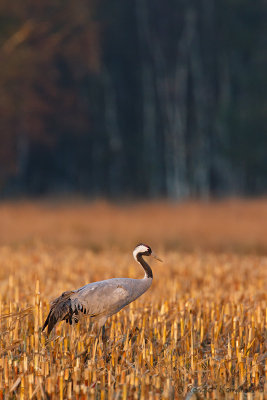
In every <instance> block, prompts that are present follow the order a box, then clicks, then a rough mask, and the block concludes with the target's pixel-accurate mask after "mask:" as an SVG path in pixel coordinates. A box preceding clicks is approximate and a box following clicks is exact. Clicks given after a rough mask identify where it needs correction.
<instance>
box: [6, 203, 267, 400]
mask: <svg viewBox="0 0 267 400" xmlns="http://www.w3.org/2000/svg"><path fill="white" fill-rule="evenodd" d="M0 221H1V227H0V245H1V246H0V399H9V398H10V399H15V398H18V399H25V400H26V399H30V398H33V399H34V398H37V399H88V398H90V399H91V398H92V399H174V398H175V399H184V398H187V399H202V398H203V399H204V398H212V399H220V398H221V399H223V398H228V399H242V398H244V399H245V398H246V399H264V389H265V391H266V389H267V388H266V383H265V380H266V374H267V370H266V367H267V362H266V354H267V353H266V352H267V350H266V340H267V338H266V325H267V309H266V300H267V298H266V281H267V273H266V271H267V201H266V200H257V201H256V200H255V201H237V200H232V201H225V202H222V203H212V204H208V203H206V204H196V203H189V204H180V205H174V204H163V203H161V204H159V203H157V204H139V205H126V206H121V207H118V206H112V205H108V204H105V203H95V204H91V205H88V204H86V203H85V202H82V201H76V202H75V203H74V202H73V203H72V202H69V203H68V204H67V203H62V202H58V203H55V202H39V203H29V202H27V203H26V202H20V203H2V204H1V205H0ZM138 242H145V243H147V244H149V245H150V246H151V247H152V249H153V250H154V251H155V252H156V253H157V254H158V255H159V256H160V257H161V258H162V259H163V260H164V262H163V263H157V262H156V261H152V260H151V264H150V265H151V266H152V269H153V273H154V281H153V284H152V287H151V288H150V289H149V291H148V292H147V293H145V294H144V295H143V296H142V297H140V298H139V299H138V300H137V301H135V302H134V303H132V304H131V305H130V306H128V307H127V308H125V309H123V310H122V311H121V312H120V313H118V314H116V315H115V316H113V317H112V318H110V319H109V320H108V321H107V323H106V331H107V336H108V341H107V344H106V346H105V345H104V344H103V343H102V339H101V337H96V336H95V334H93V332H91V331H90V329H89V321H88V320H84V321H83V322H82V323H78V324H77V325H75V326H74V327H70V326H69V325H68V326H67V325H66V324H65V323H60V324H59V325H57V327H56V329H55V330H54V331H53V332H52V333H51V335H50V337H49V338H48V337H47V336H46V334H43V333H41V326H42V324H43V322H44V318H45V317H46V315H47V312H48V310H49V302H50V301H51V300H52V299H53V298H55V297H57V296H59V295H60V294H61V293H62V292H63V291H66V290H71V289H76V288H78V287H80V286H82V285H84V284H86V283H89V282H93V281H97V280H103V279H108V278H112V277H133V278H138V277H139V278H142V276H143V271H142V269H141V267H140V266H138V265H137V264H136V263H135V261H134V260H133V258H132V254H131V253H132V250H133V248H134V247H135V245H136V244H137V243H138Z"/></svg>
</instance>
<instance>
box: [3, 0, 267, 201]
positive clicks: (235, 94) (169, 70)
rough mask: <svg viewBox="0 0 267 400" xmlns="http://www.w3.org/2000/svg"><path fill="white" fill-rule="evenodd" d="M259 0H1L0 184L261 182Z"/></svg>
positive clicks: (211, 189) (162, 186) (26, 190)
mask: <svg viewBox="0 0 267 400" xmlns="http://www.w3.org/2000/svg"><path fill="white" fill-rule="evenodd" d="M266 16H267V4H266V2H265V1H264V0H255V1H253V2H251V1H249V0H242V1H241V0H216V1H215V0H166V1H164V2H162V1H160V0H153V1H152V0H129V1H123V0H116V1H112V2H109V1H106V0H75V1H74V0H67V1H66V0H65V1H63V0H40V1H38V2H36V1H34V0H27V1H23V2H22V1H20V0H13V1H12V2H11V1H8V0H2V1H1V4H0V68H1V70H0V71H1V73H0V118H1V124H0V140H1V141H0V143H1V144H0V197H2V198H3V197H12V196H13V197H14V196H21V195H22V196H24V195H27V196H40V195H51V194H66V193H67V194H68V193H78V194H82V195H85V196H88V197H93V198H94V197H99V196H101V197H107V198H114V199H116V198H163V197H165V198H169V199H177V200H179V199H185V198H210V197H213V198H214V197H221V196H228V195H245V196H248V195H260V194H265V193H266V191H267V157H266V148H267V132H266V126H267V123H266V122H267V121H266V119H267V117H266V115H267V113H266V110H267V98H266V89H267V75H266V67H267V52H266V37H267V31H266V27H267V25H266Z"/></svg>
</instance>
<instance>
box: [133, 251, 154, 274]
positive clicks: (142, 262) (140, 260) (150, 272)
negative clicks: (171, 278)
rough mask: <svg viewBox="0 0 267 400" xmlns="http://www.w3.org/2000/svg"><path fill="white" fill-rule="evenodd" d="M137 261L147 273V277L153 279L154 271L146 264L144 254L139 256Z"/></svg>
mask: <svg viewBox="0 0 267 400" xmlns="http://www.w3.org/2000/svg"><path fill="white" fill-rule="evenodd" d="M137 261H138V262H139V263H140V264H141V265H142V267H143V268H144V270H145V273H146V277H147V278H153V273H152V269H151V268H150V266H149V265H148V263H146V262H145V260H144V259H143V257H142V254H137Z"/></svg>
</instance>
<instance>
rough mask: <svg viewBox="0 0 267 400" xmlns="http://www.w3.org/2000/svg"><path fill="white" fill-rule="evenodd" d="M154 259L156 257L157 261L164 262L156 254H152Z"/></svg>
mask: <svg viewBox="0 0 267 400" xmlns="http://www.w3.org/2000/svg"><path fill="white" fill-rule="evenodd" d="M151 255H152V257H154V258H155V259H156V260H158V261H161V262H163V261H162V260H161V259H160V258H159V257H158V256H157V255H156V254H155V253H153V251H152V253H151Z"/></svg>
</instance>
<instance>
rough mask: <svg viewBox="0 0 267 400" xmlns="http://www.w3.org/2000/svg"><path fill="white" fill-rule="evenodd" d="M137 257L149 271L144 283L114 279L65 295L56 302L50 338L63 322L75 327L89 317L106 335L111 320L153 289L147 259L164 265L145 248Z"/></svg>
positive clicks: (49, 324) (48, 323) (137, 250)
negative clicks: (106, 328)
mask: <svg viewBox="0 0 267 400" xmlns="http://www.w3.org/2000/svg"><path fill="white" fill-rule="evenodd" d="M133 256H134V259H135V260H136V261H137V262H138V263H139V264H141V266H142V267H143V269H144V271H145V276H144V278H143V279H131V278H112V279H107V280H104V281H99V282H93V283H89V284H88V285H85V286H83V287H81V288H80V289H77V290H73V291H68V292H64V293H62V295H61V296H60V297H58V298H57V299H55V300H54V301H53V302H52V304H51V308H50V311H49V314H48V316H47V318H46V321H45V323H44V325H43V328H42V331H44V329H45V328H46V327H48V330H47V333H48V335H49V334H50V332H51V331H52V329H53V328H54V326H55V325H56V324H57V322H59V321H63V320H65V321H66V322H67V323H69V324H70V325H72V323H73V322H76V323H77V322H78V320H80V319H81V318H82V317H84V316H89V317H90V318H92V322H94V323H97V326H98V328H99V330H100V329H101V328H103V332H102V333H103V334H104V324H105V322H106V320H107V318H108V317H110V316H111V315H113V314H116V313H117V312H118V311H120V310H121V309H122V308H123V307H125V306H127V305H128V304H129V303H131V302H132V301H134V300H136V299H137V298H138V297H139V296H141V295H142V294H143V293H144V292H146V291H147V290H148V289H149V288H150V286H151V284H152V279H153V273H152V270H151V268H150V266H149V265H148V264H147V262H146V261H145V260H144V259H143V256H153V257H154V258H156V259H157V260H159V261H162V260H161V259H160V258H159V257H157V256H156V254H154V253H153V252H152V250H151V248H150V247H149V246H147V245H145V244H139V245H138V246H136V248H135V249H134V251H133Z"/></svg>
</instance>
